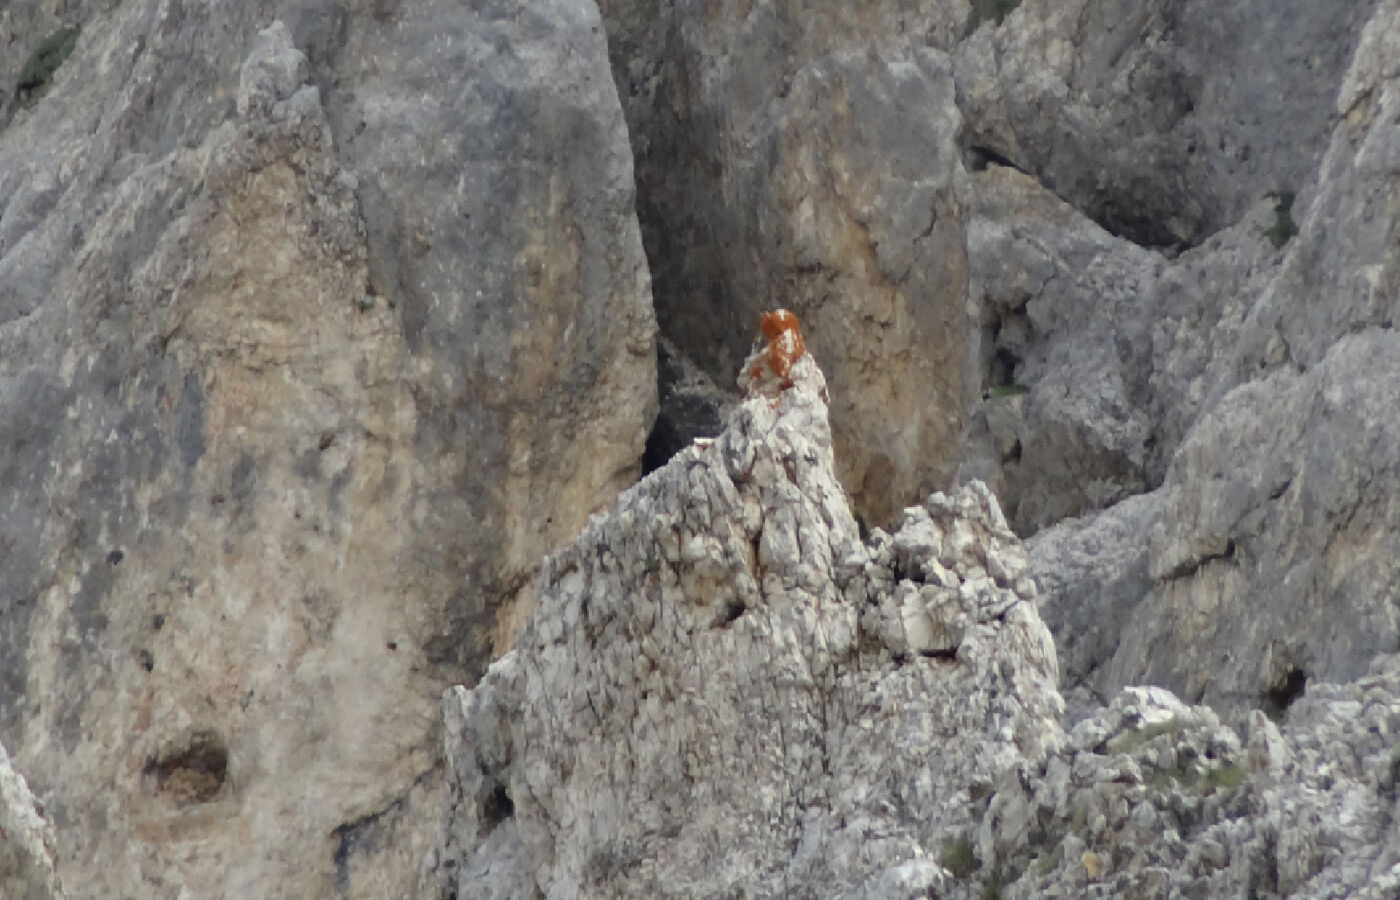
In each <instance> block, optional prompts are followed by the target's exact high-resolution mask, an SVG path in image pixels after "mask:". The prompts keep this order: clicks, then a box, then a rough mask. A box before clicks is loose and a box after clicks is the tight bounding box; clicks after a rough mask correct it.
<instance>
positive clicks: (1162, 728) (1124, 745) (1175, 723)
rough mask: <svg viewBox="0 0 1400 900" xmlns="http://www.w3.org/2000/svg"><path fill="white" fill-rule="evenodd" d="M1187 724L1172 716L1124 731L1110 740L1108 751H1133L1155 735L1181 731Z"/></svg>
mask: <svg viewBox="0 0 1400 900" xmlns="http://www.w3.org/2000/svg"><path fill="white" fill-rule="evenodd" d="M1185 724H1186V723H1184V722H1182V721H1181V720H1180V719H1176V718H1171V719H1167V720H1165V721H1162V722H1154V723H1153V724H1151V725H1144V726H1143V727H1142V728H1139V729H1137V730H1136V731H1128V732H1124V733H1123V734H1120V735H1117V736H1116V737H1114V738H1113V739H1112V740H1111V741H1109V742H1108V748H1107V749H1108V752H1109V754H1111V755H1114V756H1116V755H1118V754H1127V753H1132V752H1133V751H1134V750H1136V749H1137V748H1139V747H1141V746H1142V745H1143V744H1146V743H1147V742H1148V741H1150V740H1152V739H1153V738H1155V737H1160V736H1162V735H1164V734H1172V733H1174V732H1177V731H1180V730H1181V729H1182V728H1184V727H1185Z"/></svg>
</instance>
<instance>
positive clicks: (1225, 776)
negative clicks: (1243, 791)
mask: <svg viewBox="0 0 1400 900" xmlns="http://www.w3.org/2000/svg"><path fill="white" fill-rule="evenodd" d="M1248 780H1249V773H1248V772H1246V771H1245V770H1244V769H1242V768H1241V767H1240V766H1237V765H1235V764H1234V763H1226V764H1225V765H1223V766H1218V767H1216V768H1214V769H1210V770H1208V771H1207V772H1206V773H1205V774H1203V775H1202V776H1201V780H1200V781H1198V782H1197V783H1196V785H1197V787H1198V788H1200V791H1201V793H1202V794H1205V795H1206V796H1209V795H1211V794H1214V793H1215V792H1216V791H1232V790H1234V789H1235V788H1237V787H1239V786H1240V785H1242V784H1244V783H1245V782H1246V781H1248Z"/></svg>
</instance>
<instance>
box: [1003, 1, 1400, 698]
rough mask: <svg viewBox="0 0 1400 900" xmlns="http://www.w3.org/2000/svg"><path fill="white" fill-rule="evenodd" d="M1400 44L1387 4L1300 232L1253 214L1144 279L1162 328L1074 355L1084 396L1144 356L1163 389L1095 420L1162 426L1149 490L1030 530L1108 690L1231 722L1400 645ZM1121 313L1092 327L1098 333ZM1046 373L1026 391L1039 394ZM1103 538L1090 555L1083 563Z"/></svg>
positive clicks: (1058, 620) (1042, 348) (1050, 616)
mask: <svg viewBox="0 0 1400 900" xmlns="http://www.w3.org/2000/svg"><path fill="white" fill-rule="evenodd" d="M1397 53H1400V4H1397V3H1395V2H1387V3H1383V4H1380V5H1379V6H1378V7H1377V8H1376V10H1375V13H1374V15H1373V17H1372V18H1371V20H1370V22H1369V23H1368V24H1367V25H1366V27H1365V29H1364V30H1363V32H1362V33H1361V35H1360V39H1359V42H1358V44H1357V49H1356V52H1355V56H1354V59H1353V61H1352V64H1351V67H1350V69H1349V70H1348V71H1347V72H1346V73H1345V77H1344V78H1343V79H1342V81H1341V84H1340V90H1339V93H1338V95H1337V99H1336V101H1335V106H1334V109H1333V113H1334V116H1335V120H1336V125H1335V128H1334V129H1333V132H1332V136H1331V140H1330V143H1329V144H1328V145H1327V147H1326V148H1325V153H1324V154H1323V156H1322V158H1321V160H1320V162H1319V164H1318V167H1317V169H1316V170H1315V172H1314V174H1313V176H1312V179H1311V181H1310V183H1309V184H1308V185H1307V186H1306V187H1305V189H1304V190H1302V191H1301V192H1300V193H1299V195H1298V198H1297V200H1296V201H1295V202H1294V203H1293V205H1292V209H1291V213H1290V214H1289V221H1293V220H1296V230H1297V234H1296V236H1295V237H1292V238H1291V239H1289V240H1287V241H1286V243H1283V246H1282V248H1281V250H1273V248H1272V247H1271V246H1268V245H1264V244H1262V243H1261V241H1260V239H1259V238H1260V233H1261V231H1262V230H1263V226H1264V224H1265V222H1267V221H1268V220H1269V219H1274V220H1275V221H1274V224H1273V225H1270V226H1269V228H1271V229H1272V228H1276V227H1277V226H1278V222H1279V220H1280V217H1279V213H1278V212H1276V211H1272V210H1269V209H1268V208H1267V207H1266V208H1264V209H1261V210H1259V211H1257V213H1256V214H1254V215H1251V216H1246V217H1245V219H1244V220H1242V221H1241V222H1240V223H1239V224H1238V225H1236V226H1233V227H1232V228H1231V229H1228V230H1227V231H1225V232H1222V233H1220V234H1218V235H1216V236H1214V237H1212V238H1211V239H1210V240H1209V241H1207V242H1205V243H1203V244H1202V245H1201V246H1199V247H1197V248H1195V249H1193V250H1191V251H1189V252H1187V253H1184V254H1182V255H1181V256H1180V257H1179V258H1178V259H1177V260H1175V261H1173V262H1172V263H1171V264H1170V265H1163V267H1162V269H1161V272H1162V274H1161V275H1160V276H1158V277H1157V278H1156V279H1154V280H1149V286H1148V287H1147V289H1146V290H1145V291H1139V296H1143V295H1146V296H1148V297H1152V298H1154V299H1155V300H1156V301H1158V303H1157V306H1156V309H1157V311H1158V312H1157V313H1156V315H1157V319H1156V320H1155V321H1153V322H1152V323H1151V325H1150V327H1148V328H1142V327H1140V326H1135V325H1132V324H1129V325H1128V326H1127V327H1122V326H1118V334H1119V342H1118V343H1115V344H1113V346H1114V347H1115V352H1114V353H1112V354H1101V355H1107V356H1108V357H1109V360H1108V361H1107V362H1106V363H1104V364H1099V365H1092V364H1091V365H1090V366H1087V367H1086V366H1083V365H1082V364H1081V365H1079V367H1077V368H1076V367H1074V366H1067V367H1064V368H1062V369H1061V371H1065V372H1074V373H1076V380H1077V383H1078V384H1079V385H1080V386H1081V388H1080V390H1079V392H1078V396H1080V397H1084V398H1086V399H1087V398H1088V397H1091V396H1093V395H1094V393H1095V391H1096V386H1097V385H1100V384H1105V383H1109V384H1116V383H1119V381H1121V382H1123V383H1128V382H1129V378H1128V377H1127V373H1129V372H1136V373H1138V383H1139V385H1144V383H1143V374H1146V380H1145V385H1144V386H1141V387H1139V388H1138V395H1137V396H1141V397H1147V398H1149V402H1148V403H1147V404H1146V405H1145V406H1144V405H1137V404H1132V403H1129V404H1122V403H1118V402H1117V401H1115V405H1114V406H1112V407H1111V411H1110V414H1109V415H1108V416H1106V417H1104V418H1103V419H1100V422H1101V423H1103V424H1102V427H1101V429H1100V430H1101V432H1102V433H1104V434H1114V433H1115V431H1114V430H1113V429H1111V428H1110V427H1109V426H1108V424H1107V422H1117V423H1119V426H1120V427H1126V426H1127V425H1128V423H1129V422H1131V421H1133V420H1134V418H1135V417H1136V419H1137V421H1139V422H1141V423H1155V424H1153V425H1151V426H1150V428H1149V430H1148V433H1150V434H1152V436H1153V438H1154V441H1153V443H1154V444H1155V446H1154V448H1152V449H1149V450H1146V451H1145V452H1144V453H1143V454H1142V457H1141V458H1142V459H1143V460H1144V464H1143V465H1142V466H1141V467H1140V470H1141V472H1142V474H1141V476H1140V478H1141V480H1142V483H1143V486H1144V487H1146V488H1148V489H1149V492H1148V493H1146V494H1142V495H1140V496H1138V497H1136V498H1134V499H1133V501H1132V504H1131V507H1130V508H1125V509H1121V510H1120V509H1119V508H1117V507H1114V508H1112V509H1109V510H1107V511H1104V512H1102V513H1098V514H1097V515H1095V516H1086V517H1084V518H1082V519H1080V520H1077V521H1066V522H1063V523H1061V524H1059V525H1057V526H1055V527H1053V528H1050V529H1047V530H1046V531H1044V532H1042V533H1040V534H1038V535H1037V536H1036V537H1035V538H1034V539H1033V540H1032V541H1031V556H1032V559H1033V560H1036V564H1035V568H1036V570H1037V573H1038V575H1039V576H1040V577H1041V580H1042V585H1043V586H1045V587H1046V588H1047V598H1046V604H1045V614H1046V619H1047V622H1049V623H1050V624H1051V626H1052V628H1053V629H1054V630H1055V631H1056V633H1057V635H1060V636H1061V638H1062V641H1061V646H1062V649H1063V648H1064V647H1066V646H1069V645H1076V646H1078V647H1079V648H1080V650H1081V651H1082V655H1081V654H1080V652H1079V651H1076V652H1075V654H1072V655H1077V656H1078V659H1077V660H1076V661H1074V662H1067V665H1066V671H1067V672H1083V673H1084V680H1083V681H1081V682H1079V684H1080V686H1083V687H1086V688H1089V689H1091V690H1092V691H1093V692H1095V693H1097V694H1098V696H1099V697H1100V698H1101V699H1102V698H1106V697H1108V696H1111V695H1112V693H1113V692H1114V691H1116V690H1117V688H1118V687H1121V686H1122V685H1125V684H1133V683H1142V682H1148V683H1153V684H1159V685H1164V686H1169V687H1171V688H1172V689H1174V690H1176V691H1178V692H1180V693H1181V694H1182V695H1183V696H1186V697H1190V698H1192V699H1193V700H1198V701H1199V700H1204V701H1206V702H1208V703H1210V704H1211V705H1212V706H1214V707H1216V708H1217V709H1219V710H1221V711H1222V712H1224V713H1227V714H1228V715H1230V716H1232V717H1236V718H1238V717H1240V716H1243V715H1244V714H1245V713H1246V712H1247V711H1248V710H1249V709H1251V708H1261V707H1265V706H1269V705H1271V704H1274V705H1277V704H1279V703H1285V704H1286V702H1288V701H1289V700H1291V699H1292V698H1293V697H1294V696H1296V695H1297V693H1298V692H1299V691H1301V690H1303V689H1304V688H1305V686H1306V684H1307V682H1308V679H1311V678H1321V679H1324V680H1331V681H1345V680H1351V679H1353V678H1356V677H1359V676H1360V675H1361V674H1363V673H1364V672H1365V671H1366V670H1367V668H1368V666H1369V664H1370V661H1371V659H1372V658H1373V657H1374V656H1375V655H1376V654H1378V653H1384V652H1388V651H1393V650H1394V649H1395V647H1397V646H1400V618H1397V612H1396V609H1395V604H1394V602H1393V600H1394V597H1395V596H1397V593H1400V573H1397V570H1396V568H1395V565H1394V560H1395V558H1396V554H1397V552H1398V551H1400V543H1397V535H1400V507H1397V506H1396V503H1395V500H1394V498H1395V496H1396V491H1397V489H1400V483H1397V481H1396V478H1397V475H1396V472H1397V463H1396V449H1395V448H1396V447H1397V446H1398V445H1397V440H1396V439H1397V435H1396V434H1395V433H1394V431H1395V425H1394V420H1395V417H1394V415H1393V414H1392V410H1393V409H1394V408H1395V404H1396V403H1397V401H1400V395H1397V385H1400V370H1398V369H1397V367H1396V363H1397V359H1400V357H1397V353H1400V343H1398V342H1397V339H1396V337H1395V332H1394V329H1393V324H1394V321H1393V320H1394V317H1395V315H1396V312H1397V299H1398V298H1400V240H1398V239H1397V235H1400V200H1398V199H1397V195H1396V191H1395V185H1396V183H1397V179H1400V131H1397V130H1396V128H1395V124H1394V123H1395V115H1396V114H1397V111H1400V69H1397V67H1396V65H1395V62H1394V60H1395V59H1396V58H1397V57H1396V54H1397ZM1275 235H1276V236H1277V233H1275ZM1043 243H1044V242H1042V244H1043ZM1251 243H1252V244H1253V247H1251V246H1250V244H1251ZM1272 243H1273V241H1272V240H1270V244H1272ZM1261 251H1262V252H1261ZM1138 271H1139V272H1142V273H1145V272H1146V270H1145V269H1143V268H1139V269H1138ZM1054 280H1058V279H1052V281H1054ZM1144 280H1145V279H1143V278H1139V279H1138V280H1137V283H1139V284H1141V283H1143V281H1144ZM1131 283H1132V282H1131V281H1128V282H1121V283H1120V284H1119V287H1117V288H1113V289H1112V290H1110V291H1107V292H1105V294H1106V295H1108V296H1116V295H1119V293H1120V292H1121V291H1123V290H1124V289H1125V287H1124V285H1125V284H1131ZM1086 295H1087V292H1086V294H1081V295H1080V296H1081V298H1082V297H1083V296H1086ZM1038 302H1039V300H1038V299H1032V300H1029V301H1027V302H1026V304H1025V307H1026V308H1027V309H1028V310H1031V313H1030V318H1031V319H1032V320H1034V319H1035V318H1036V317H1037V316H1040V317H1041V318H1043V319H1048V318H1049V316H1048V310H1040V311H1037V310H1036V304H1037V303H1038ZM1062 308H1067V304H1066V306H1065V307H1062ZM1120 310H1123V311H1122V312H1120ZM1129 310H1131V306H1126V307H1125V306H1123V305H1117V306H1114V307H1112V312H1111V315H1110V316H1109V320H1110V321H1113V322H1117V323H1125V322H1126V323H1133V322H1135V321H1142V320H1141V319H1139V318H1138V314H1136V313H1133V312H1131V311H1129ZM1113 331H1114V328H1107V329H1105V328H1103V327H1102V326H1100V335H1101V344H1102V345H1107V342H1108V340H1109V339H1110V335H1111V334H1112V333H1113ZM1052 333H1053V332H1052ZM1134 334H1136V335H1138V337H1134ZM1029 344H1030V345H1036V346H1035V348H1034V349H1033V350H1032V351H1030V352H1029V353H1028V354H1027V358H1028V359H1029V358H1031V357H1033V356H1035V355H1037V354H1043V353H1051V354H1053V353H1057V352H1065V353H1067V354H1068V352H1069V348H1071V347H1073V346H1075V342H1074V340H1073V339H1072V338H1070V337H1068V336H1067V335H1066V336H1050V337H1047V338H1045V339H1037V338H1032V339H1031V341H1030V342H1029ZM1060 347H1063V348H1064V350H1063V351H1061V350H1058V349H1057V348H1060ZM1079 358H1080V359H1081V360H1082V359H1084V358H1085V356H1084V355H1080V356H1079ZM1034 368H1035V365H1033V364H1032V363H1029V362H1028V363H1027V364H1026V366H1025V371H1027V372H1029V371H1032V370H1033V369H1034ZM1048 368H1049V369H1052V370H1053V369H1055V368H1056V367H1054V366H1050V367H1048ZM1095 373H1097V375H1096V374H1095ZM1120 376H1121V377H1120ZM1043 390H1044V389H1043V388H1042V387H1040V386H1036V387H1032V388H1031V390H1030V393H1029V394H1027V395H1026V397H1025V398H1017V399H1018V400H1019V401H1020V402H1022V403H1024V404H1025V407H1026V408H1027V409H1032V408H1035V407H1036V406H1037V405H1038V404H1037V402H1036V401H1037V400H1038V398H1039V397H1040V396H1042V394H1041V393H1040V392H1041V391H1043ZM1075 393H1076V392H1075V391H1074V390H1073V389H1071V390H1070V391H1069V392H1068V395H1069V396H1071V397H1072V396H1075ZM1097 393H1098V396H1100V397H1103V396H1109V397H1122V396H1128V397H1131V396H1133V393H1132V392H1131V391H1122V392H1119V393H1117V394H1116V395H1115V394H1111V393H1108V392H1105V391H1098V392H1097ZM1063 395H1064V392H1062V396H1063ZM1076 405H1077V406H1079V408H1081V409H1083V408H1085V405H1084V404H1083V403H1080V404H1076ZM1154 409H1155V410H1160V412H1159V413H1157V414H1156V415H1150V416H1149V415H1146V414H1145V413H1146V412H1148V411H1151V410H1154ZM1038 415H1041V414H1040V413H1038V412H1037V413H1028V414H1027V416H1026V418H1027V419H1031V418H1033V417H1035V416H1038ZM1081 420H1082V421H1090V420H1091V417H1090V416H1088V415H1087V414H1086V415H1084V416H1083V417H1082V419H1081ZM1015 427H1016V426H1015V425H1012V426H1010V429H1013V430H1014V428H1015ZM1003 430H1006V426H1003ZM989 431H990V429H989ZM1003 440H1005V438H1003ZM1099 443H1100V444H1103V445H1106V444H1108V443H1109V442H1108V441H1099ZM1027 446H1029V442H1027V443H1026V444H1023V445H1022V457H1021V458H1022V460H1023V461H1024V460H1026V459H1027V458H1029V454H1027V453H1026V452H1025V448H1026V447H1027ZM1163 447H1166V448H1170V450H1171V452H1170V454H1164V453H1162V452H1161V448H1163ZM1154 460H1155V461H1154ZM1120 471H1121V472H1124V473H1128V472H1130V471H1132V470H1131V468H1130V467H1129V466H1123V467H1121V468H1120ZM1018 477H1020V478H1022V479H1026V476H1025V475H1024V474H1022V475H1020V476H1018ZM1028 480H1031V481H1034V480H1035V478H1034V476H1031V477H1030V478H1029V479H1028ZM993 483H995V482H993ZM1013 521H1015V519H1014V517H1013ZM1076 548H1077V549H1076ZM1090 548H1092V549H1093V552H1094V553H1095V555H1096V556H1097V557H1098V561H1095V562H1091V563H1090V564H1088V565H1085V564H1084V562H1085V557H1084V555H1083V552H1084V551H1085V550H1088V549H1090ZM1076 560H1077V561H1076ZM1086 598H1089V599H1087V603H1086ZM1079 624H1086V625H1089V628H1090V630H1091V631H1097V632H1098V634H1097V636H1094V637H1092V638H1089V639H1086V632H1085V631H1084V630H1082V629H1081V628H1080V627H1078V626H1079Z"/></svg>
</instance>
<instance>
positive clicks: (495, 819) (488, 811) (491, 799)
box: [480, 782, 515, 832]
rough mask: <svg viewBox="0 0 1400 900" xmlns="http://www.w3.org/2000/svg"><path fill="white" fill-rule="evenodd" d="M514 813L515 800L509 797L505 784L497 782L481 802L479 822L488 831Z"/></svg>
mask: <svg viewBox="0 0 1400 900" xmlns="http://www.w3.org/2000/svg"><path fill="white" fill-rule="evenodd" d="M514 815H515V802H514V801H513V800H511V799H510V791H508V790H506V786H505V785H504V784H501V783H500V782H497V783H496V785H495V787H493V788H492V789H491V792H490V793H489V794H487V795H486V798H485V799H484V800H483V801H482V802H481V813H480V818H481V823H482V828H483V830H484V831H486V832H490V831H492V830H494V829H495V828H496V826H498V825H500V824H501V823H502V822H504V821H505V820H506V819H509V818H511V817H513V816H514Z"/></svg>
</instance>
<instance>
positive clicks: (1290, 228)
mask: <svg viewBox="0 0 1400 900" xmlns="http://www.w3.org/2000/svg"><path fill="white" fill-rule="evenodd" d="M1297 233H1298V226H1297V224H1296V223H1294V221H1293V193H1292V192H1291V191H1285V192H1284V193H1282V194H1279V195H1278V196H1277V197H1275V198H1274V224H1273V225H1271V226H1270V227H1269V228H1268V229H1267V230H1266V231H1265V232H1264V237H1266V238H1268V239H1269V242H1270V243H1272V244H1273V245H1274V248H1275V249H1278V248H1281V247H1282V246H1283V245H1284V244H1286V243H1288V240H1289V238H1291V237H1293V236H1294V235H1295V234H1297Z"/></svg>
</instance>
